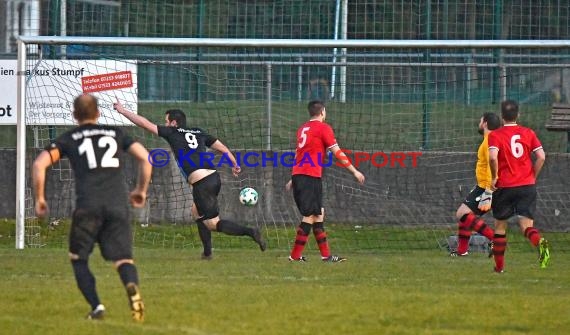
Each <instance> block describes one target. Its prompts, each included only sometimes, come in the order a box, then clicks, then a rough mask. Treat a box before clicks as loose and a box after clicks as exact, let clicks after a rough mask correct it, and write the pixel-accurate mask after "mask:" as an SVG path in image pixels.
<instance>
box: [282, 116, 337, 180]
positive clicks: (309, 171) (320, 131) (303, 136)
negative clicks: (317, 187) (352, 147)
mask: <svg viewBox="0 0 570 335" xmlns="http://www.w3.org/2000/svg"><path fill="white" fill-rule="evenodd" d="M335 145H337V143H336V139H335V137H334V132H333V130H332V128H331V126H329V125H328V124H326V123H324V122H321V121H319V120H310V121H308V122H305V123H304V124H303V125H302V126H301V127H299V129H298V130H297V149H296V151H295V166H293V173H292V174H293V175H297V174H302V175H307V176H312V177H319V178H320V177H321V176H322V174H323V167H322V165H323V164H324V161H325V156H326V152H327V150H328V149H330V148H332V147H334V146H335Z"/></svg>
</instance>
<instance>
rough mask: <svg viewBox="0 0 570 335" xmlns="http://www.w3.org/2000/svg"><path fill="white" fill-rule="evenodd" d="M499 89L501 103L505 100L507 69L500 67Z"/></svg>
mask: <svg viewBox="0 0 570 335" xmlns="http://www.w3.org/2000/svg"><path fill="white" fill-rule="evenodd" d="M499 89H500V91H501V101H505V100H507V67H506V66H504V65H501V66H500V78H499Z"/></svg>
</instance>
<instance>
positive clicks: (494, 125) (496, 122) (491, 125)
mask: <svg viewBox="0 0 570 335" xmlns="http://www.w3.org/2000/svg"><path fill="white" fill-rule="evenodd" d="M483 122H487V129H489V130H495V129H498V128H499V127H501V119H500V118H499V116H498V115H497V114H495V113H491V112H488V113H485V114H483Z"/></svg>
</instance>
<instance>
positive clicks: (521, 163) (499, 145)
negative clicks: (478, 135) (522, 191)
mask: <svg viewBox="0 0 570 335" xmlns="http://www.w3.org/2000/svg"><path fill="white" fill-rule="evenodd" d="M541 148H542V144H541V143H540V141H539V140H538V137H537V136H536V134H535V133H534V131H533V130H532V129H530V128H526V127H522V126H519V125H517V124H506V125H505V126H503V127H501V128H499V129H497V130H494V131H492V132H491V133H490V134H489V150H498V151H499V153H498V163H499V171H498V172H497V174H498V176H497V177H498V181H497V187H499V188H501V187H516V186H524V185H533V184H535V182H536V178H535V176H534V168H533V162H532V158H531V154H532V153H533V152H534V151H536V150H539V149H541Z"/></svg>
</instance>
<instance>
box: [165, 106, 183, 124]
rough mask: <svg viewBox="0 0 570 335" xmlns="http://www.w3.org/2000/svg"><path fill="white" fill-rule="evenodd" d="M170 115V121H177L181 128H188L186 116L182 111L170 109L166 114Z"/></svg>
mask: <svg viewBox="0 0 570 335" xmlns="http://www.w3.org/2000/svg"><path fill="white" fill-rule="evenodd" d="M165 114H166V115H168V120H169V121H171V122H172V121H176V125H177V126H178V127H180V128H185V127H186V115H185V114H184V112H183V111H181V110H180V109H169V110H167V111H166V113H165Z"/></svg>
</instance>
